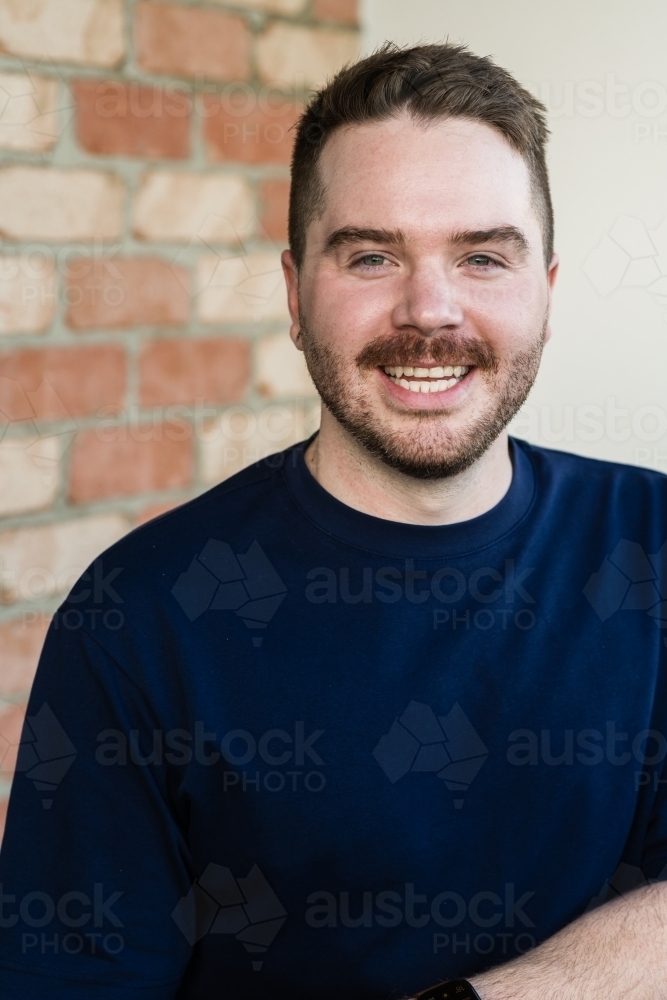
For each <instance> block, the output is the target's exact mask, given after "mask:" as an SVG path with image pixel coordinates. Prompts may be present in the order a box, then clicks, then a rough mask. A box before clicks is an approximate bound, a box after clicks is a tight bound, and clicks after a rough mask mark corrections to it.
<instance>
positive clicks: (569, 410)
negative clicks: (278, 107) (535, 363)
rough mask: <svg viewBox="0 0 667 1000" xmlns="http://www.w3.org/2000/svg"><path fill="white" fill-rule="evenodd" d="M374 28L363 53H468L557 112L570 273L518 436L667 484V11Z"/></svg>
mask: <svg viewBox="0 0 667 1000" xmlns="http://www.w3.org/2000/svg"><path fill="white" fill-rule="evenodd" d="M363 22H364V25H365V37H364V47H365V51H367V52H368V51H371V50H372V49H373V48H374V47H375V46H376V45H377V44H379V43H380V42H382V41H384V40H385V39H391V40H393V41H396V42H399V43H401V44H408V43H414V42H418V41H438V40H444V39H446V38H449V40H451V41H456V42H459V41H462V42H465V43H466V44H468V45H469V47H470V48H471V49H472V50H473V51H474V52H476V53H478V54H480V55H491V56H492V57H493V58H494V59H495V60H496V61H497V62H498V63H499V64H500V65H502V66H504V67H506V68H507V69H508V70H510V71H511V72H512V73H513V74H514V75H515V76H516V77H517V78H518V79H519V80H520V81H521V82H522V83H523V84H525V85H527V86H529V87H530V89H531V90H532V91H533V93H535V94H537V96H539V97H541V99H542V100H543V101H544V102H545V103H546V104H547V107H548V108H549V119H550V128H551V131H552V136H551V140H550V151H549V165H550V173H551V183H552V193H553V198H554V209H555V214H556V251H557V253H558V254H559V256H560V259H561V270H560V275H559V279H558V286H557V289H556V296H555V305H554V312H553V327H554V337H553V339H552V341H551V342H550V343H549V344H548V345H547V348H546V351H545V357H544V360H543V364H542V370H541V372H540V375H539V377H538V381H537V383H536V385H535V388H534V390H533V392H532V393H531V396H530V397H529V400H528V403H527V405H526V407H525V408H524V414H523V418H522V419H518V420H517V421H515V423H514V429H515V433H517V434H520V435H521V436H523V437H527V438H529V439H530V440H533V441H536V442H538V443H540V444H545V445H550V446H552V447H555V448H560V449H565V450H568V451H576V452H579V453H580V454H584V455H591V456H594V457H599V458H608V459H612V460H615V461H620V462H630V463H633V464H638V465H645V466H649V467H652V468H656V469H660V470H661V471H663V472H667V391H666V388H667V55H666V53H667V2H666V0H633V2H630V0H560V2H559V3H557V4H556V3H553V2H545V0H475V2H474V3H470V2H463V0H409V2H408V0H364V3H363ZM615 411H616V412H615ZM618 411H621V412H618Z"/></svg>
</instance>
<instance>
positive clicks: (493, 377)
mask: <svg viewBox="0 0 667 1000" xmlns="http://www.w3.org/2000/svg"><path fill="white" fill-rule="evenodd" d="M546 326H547V317H546V316H545V318H544V322H543V324H542V329H541V331H540V333H539V334H538V335H537V336H536V337H535V339H534V341H533V342H532V343H530V344H529V345H528V346H527V347H525V348H523V349H522V350H520V351H515V352H513V353H512V354H511V355H506V356H504V357H503V358H500V357H498V356H497V355H496V354H495V353H494V351H493V350H492V348H491V347H490V346H489V345H488V344H486V343H484V342H483V341H480V340H473V339H471V338H467V337H454V336H450V335H442V336H438V337H422V336H421V335H420V334H395V335H394V336H392V337H378V338H376V339H375V340H373V341H371V342H370V343H369V344H367V345H366V347H365V348H364V349H363V350H362V351H361V352H360V353H359V354H358V355H357V357H356V358H354V360H352V361H350V360H349V359H347V358H345V357H342V356H341V355H340V354H339V353H338V352H336V351H335V350H334V349H333V348H332V347H331V346H329V345H327V344H324V343H318V341H317V339H316V337H314V336H313V333H312V330H311V329H310V328H309V327H308V324H307V323H306V322H305V321H304V319H303V313H302V322H301V343H302V347H303V352H304V357H305V360H306V365H307V367H308V371H309V372H310V376H311V378H312V380H313V382H314V384H315V388H316V389H317V391H318V393H319V394H320V396H321V398H322V402H323V403H324V405H325V406H326V408H327V409H328V410H329V411H330V413H331V414H332V415H333V416H334V417H335V418H336V420H337V421H338V422H339V423H340V424H341V425H342V426H343V427H344V428H345V430H347V431H348V433H349V434H351V435H352V437H354V438H355V439H356V440H357V441H358V442H359V443H360V444H361V445H363V447H364V448H366V449H367V450H368V451H369V452H370V453H371V454H372V455H374V456H375V457H376V458H379V459H380V460H381V461H382V462H384V463H385V464H386V465H388V466H389V467H390V468H392V469H396V470H397V471H398V472H402V473H403V474H404V475H406V476H411V477H412V478H413V479H430V480H435V479H446V478H448V477H450V476H455V475H458V474H459V473H461V472H464V471H465V470H466V469H468V468H470V466H471V465H473V464H474V463H475V462H476V461H477V460H478V459H479V458H481V456H482V455H483V454H484V453H485V452H486V451H487V449H488V448H489V447H490V446H491V444H493V442H494V441H495V440H496V438H497V437H498V435H499V434H500V433H501V432H502V431H503V430H504V428H505V427H506V426H507V424H508V423H509V422H510V420H511V419H512V417H513V416H514V415H515V414H516V413H517V411H518V410H519V409H520V408H521V406H522V405H523V403H524V402H525V400H526V397H527V396H528V393H529V392H530V390H531V388H532V386H533V383H534V381H535V378H536V376H537V372H538V368H539V364H540V360H541V357H542V351H543V348H544V342H545V334H546ZM420 362H421V363H425V362H428V363H431V364H433V363H435V364H437V365H442V366H443V367H444V366H446V365H468V366H471V367H472V366H475V368H476V369H477V372H478V376H481V378H482V379H483V380H484V382H485V383H486V387H487V398H486V401H485V403H484V405H482V406H481V407H480V408H478V409H477V411H476V412H475V413H473V414H472V415H471V416H470V417H468V418H467V420H466V422H465V423H464V424H463V425H461V426H458V427H453V426H452V424H453V422H454V420H453V418H452V416H451V413H452V411H451V410H448V408H447V404H446V403H445V404H444V406H443V407H441V408H439V409H437V410H427V409H423V410H418V409H411V410H406V409H400V410H398V409H394V410H393V412H392V410H391V408H390V407H387V412H386V414H385V415H380V416H378V414H377V413H375V412H374V410H373V408H372V407H371V406H369V404H368V395H369V394H368V393H367V392H366V390H365V387H364V385H363V383H361V384H360V381H359V375H360V373H361V374H362V375H363V374H364V373H365V372H368V373H369V374H370V372H371V371H374V370H375V369H376V368H377V367H384V366H385V365H402V366H404V367H405V366H406V365H415V364H418V363H420ZM445 398H446V397H445Z"/></svg>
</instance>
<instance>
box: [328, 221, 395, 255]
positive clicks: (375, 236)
mask: <svg viewBox="0 0 667 1000" xmlns="http://www.w3.org/2000/svg"><path fill="white" fill-rule="evenodd" d="M351 243H390V244H391V245H392V246H405V243H406V239H405V234H404V233H403V232H402V231H401V230H400V229H394V230H392V229H367V228H362V229H360V228H359V227H357V226H343V228H342V229H335V230H334V231H333V233H330V234H329V236H327V238H326V240H325V242H324V252H325V254H327V253H331V252H332V251H333V250H336V249H337V248H338V247H344V246H349V244H351Z"/></svg>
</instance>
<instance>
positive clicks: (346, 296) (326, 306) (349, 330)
mask: <svg viewBox="0 0 667 1000" xmlns="http://www.w3.org/2000/svg"><path fill="white" fill-rule="evenodd" d="M382 284H384V282H380V281H358V282H355V281H349V280H341V279H340V278H338V277H335V276H324V275H321V276H319V277H318V278H317V280H316V281H315V282H314V283H313V292H312V295H311V296H310V298H309V302H310V309H309V311H308V316H309V318H310V322H311V324H312V326H313V332H314V333H315V335H316V336H317V337H318V338H319V337H322V336H326V338H327V340H328V341H329V342H330V343H331V345H332V346H334V345H335V346H336V348H337V349H339V350H340V349H344V350H346V351H348V350H349V351H350V352H355V353H356V351H357V350H359V349H360V348H361V347H363V346H364V345H365V344H367V343H368V341H369V340H372V339H373V338H374V337H377V336H379V335H381V334H382V333H387V334H391V333H392V332H393V326H392V322H391V315H392V310H393V306H394V297H393V294H392V293H391V292H390V291H389V289H388V288H387V287H386V286H385V288H384V289H381V288H380V285H382Z"/></svg>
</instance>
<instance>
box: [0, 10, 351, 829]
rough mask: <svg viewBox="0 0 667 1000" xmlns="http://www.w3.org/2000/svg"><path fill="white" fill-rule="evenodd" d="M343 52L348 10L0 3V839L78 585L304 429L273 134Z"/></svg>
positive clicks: (305, 407) (308, 424)
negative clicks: (104, 558)
mask: <svg viewBox="0 0 667 1000" xmlns="http://www.w3.org/2000/svg"><path fill="white" fill-rule="evenodd" d="M357 46H358V31H357V27H356V10H355V0H238V2H236V3H232V2H230V3H229V4H228V3H226V2H225V0H209V2H206V3H200V2H197V0H180V2H169V0H30V2H22V3H17V2H16V0H0V157H1V163H0V240H1V245H0V656H1V662H0V766H1V768H2V771H1V772H0V830H1V827H2V815H3V810H4V808H6V798H7V794H8V791H9V784H10V779H11V775H12V770H13V766H14V761H15V757H16V744H17V742H18V740H19V738H20V732H21V723H22V720H23V715H24V711H25V701H26V698H27V694H28V691H29V688H30V684H31V681H32V677H33V675H34V670H35V666H36V662H37V658H38V655H39V650H40V648H41V644H42V641H43V637H44V633H45V630H46V627H47V625H48V622H49V619H50V616H51V614H52V613H53V610H54V609H55V608H56V607H57V606H58V604H59V602H60V600H61V599H62V597H63V595H64V594H65V593H66V592H67V590H68V589H69V587H70V586H71V584H72V583H73V581H74V579H75V578H76V576H77V575H78V573H80V572H81V570H82V569H83V568H85V566H86V565H87V564H88V563H89V561H90V560H91V559H92V558H93V557H94V556H95V555H96V554H97V553H98V552H99V551H101V550H102V549H103V548H105V547H106V546H108V545H110V544H111V543H113V542H114V541H115V540H116V539H118V538H119V537H120V536H122V535H123V534H124V533H125V532H127V531H128V530H130V529H131V528H132V527H134V526H135V525H137V524H140V523H142V522H143V521H145V520H147V519H149V518H150V517H153V516H155V515H156V514H157V513H160V512H161V511H163V510H166V509H168V508H170V507H171V506H173V505H175V504H178V503H181V502H183V501H184V500H187V499H188V498H190V497H192V496H195V495H196V494H198V493H200V492H202V491H203V490H205V489H207V488H209V487H210V486H211V485H212V484H214V483H216V482H218V481H220V480H222V479H224V478H226V477H227V476H229V475H231V474H232V473H234V472H236V471H238V469H240V468H241V467H243V466H244V465H246V464H248V463H249V462H252V461H255V460H256V459H257V458H259V457H261V456H262V455H263V454H268V453H270V452H272V451H278V450H280V449H281V448H283V447H286V446H287V445H288V444H290V443H291V442H292V441H295V440H299V439H301V438H302V437H304V436H305V435H306V434H307V433H310V432H311V430H312V429H313V427H314V426H315V424H316V419H317V416H316V414H317V407H316V402H315V399H314V393H313V388H312V385H311V384H310V381H309V379H308V375H307V372H306V370H305V367H304V366H303V363H302V359H301V356H300V355H299V354H298V353H297V352H296V351H294V349H293V348H292V347H291V345H290V343H289V341H288V338H287V332H286V331H287V318H288V317H287V311H286V305H285V294H284V290H283V282H282V275H281V272H280V265H279V252H280V250H281V249H282V248H283V247H284V246H285V240H286V205H287V192H288V178H289V167H288V164H289V156H290V147H291V133H290V131H289V129H290V126H291V125H292V123H293V122H294V120H295V117H296V115H297V114H298V112H299V108H300V106H301V104H302V102H303V99H304V97H305V95H306V94H307V93H308V91H309V89H311V88H313V87H314V86H317V85H318V84H320V83H321V82H322V81H323V80H324V79H325V78H326V77H327V76H328V75H330V74H331V73H332V72H334V71H335V70H336V69H337V68H338V67H340V66H341V65H342V64H343V63H345V62H346V61H348V60H349V59H351V58H354V56H355V55H356V53H357Z"/></svg>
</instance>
